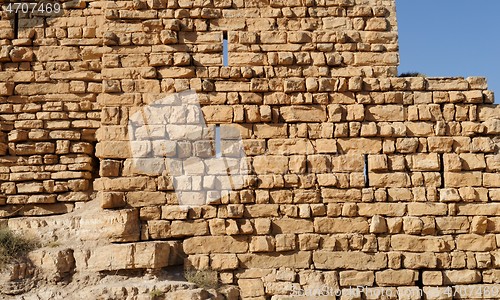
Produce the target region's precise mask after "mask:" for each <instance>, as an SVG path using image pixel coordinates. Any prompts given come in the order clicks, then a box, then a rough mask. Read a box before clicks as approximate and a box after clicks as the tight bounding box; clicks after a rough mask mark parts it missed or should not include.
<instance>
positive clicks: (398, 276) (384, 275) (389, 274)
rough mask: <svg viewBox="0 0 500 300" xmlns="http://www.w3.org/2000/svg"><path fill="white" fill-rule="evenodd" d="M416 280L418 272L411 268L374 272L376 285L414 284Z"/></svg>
mask: <svg viewBox="0 0 500 300" xmlns="http://www.w3.org/2000/svg"><path fill="white" fill-rule="evenodd" d="M417 280H418V272H416V271H412V270H385V271H381V272H376V273H375V282H376V283H377V285H378V286H405V285H414V284H415V281H417Z"/></svg>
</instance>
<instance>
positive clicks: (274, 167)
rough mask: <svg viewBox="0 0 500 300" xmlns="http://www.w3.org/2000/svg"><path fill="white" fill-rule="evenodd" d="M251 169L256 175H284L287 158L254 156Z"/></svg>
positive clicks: (286, 167)
mask: <svg viewBox="0 0 500 300" xmlns="http://www.w3.org/2000/svg"><path fill="white" fill-rule="evenodd" d="M253 168H254V170H255V172H256V173H257V174H285V173H287V171H288V158H287V157H285V156H271V155H268V156H256V157H254V159H253Z"/></svg>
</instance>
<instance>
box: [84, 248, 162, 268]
mask: <svg viewBox="0 0 500 300" xmlns="http://www.w3.org/2000/svg"><path fill="white" fill-rule="evenodd" d="M169 250H170V246H169V244H168V243H167V242H143V243H132V244H113V245H107V246H101V247H98V248H96V249H94V250H92V251H87V250H78V252H75V260H76V267H77V270H79V271H83V270H85V271H112V270H127V269H158V268H162V267H166V266H167V265H168V258H169V255H168V254H169Z"/></svg>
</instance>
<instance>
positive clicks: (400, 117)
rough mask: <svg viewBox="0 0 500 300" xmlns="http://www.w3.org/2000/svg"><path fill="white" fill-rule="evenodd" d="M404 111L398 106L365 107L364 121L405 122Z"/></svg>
mask: <svg viewBox="0 0 500 300" xmlns="http://www.w3.org/2000/svg"><path fill="white" fill-rule="evenodd" d="M405 119H406V118H405V111H404V108H403V106H400V105H384V106H378V105H375V106H367V107H366V112H365V120H366V121H375V122H398V121H405Z"/></svg>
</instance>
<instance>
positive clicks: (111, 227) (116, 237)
mask: <svg viewBox="0 0 500 300" xmlns="http://www.w3.org/2000/svg"><path fill="white" fill-rule="evenodd" d="M76 221H77V224H78V238H79V239H81V240H95V239H105V240H108V241H111V242H132V241H137V240H138V239H139V233H140V229H139V212H138V211H137V210H135V209H122V210H113V211H109V210H108V211H104V212H101V213H98V214H92V215H90V214H87V215H83V216H81V217H78V218H76Z"/></svg>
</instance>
